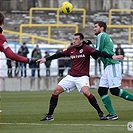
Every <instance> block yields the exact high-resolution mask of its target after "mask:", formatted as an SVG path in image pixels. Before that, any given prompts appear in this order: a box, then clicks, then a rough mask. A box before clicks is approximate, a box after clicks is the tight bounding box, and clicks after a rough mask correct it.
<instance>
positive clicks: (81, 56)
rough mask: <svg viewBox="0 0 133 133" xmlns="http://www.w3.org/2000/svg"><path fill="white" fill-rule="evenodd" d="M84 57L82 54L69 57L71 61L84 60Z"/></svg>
mask: <svg viewBox="0 0 133 133" xmlns="http://www.w3.org/2000/svg"><path fill="white" fill-rule="evenodd" d="M84 57H85V55H84V54H80V55H71V59H76V58H84Z"/></svg>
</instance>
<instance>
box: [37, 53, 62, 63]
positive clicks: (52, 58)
mask: <svg viewBox="0 0 133 133" xmlns="http://www.w3.org/2000/svg"><path fill="white" fill-rule="evenodd" d="M60 57H64V54H63V53H62V52H58V53H56V54H54V55H52V56H49V57H47V58H42V59H39V60H37V61H36V62H40V63H44V62H46V61H48V60H54V59H58V58H60Z"/></svg>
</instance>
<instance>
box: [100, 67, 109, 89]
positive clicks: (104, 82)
mask: <svg viewBox="0 0 133 133" xmlns="http://www.w3.org/2000/svg"><path fill="white" fill-rule="evenodd" d="M107 73H108V72H107V71H106V69H105V70H104V72H103V74H102V76H101V78H100V81H99V86H101V87H106V88H108V87H109V84H108V75H107Z"/></svg>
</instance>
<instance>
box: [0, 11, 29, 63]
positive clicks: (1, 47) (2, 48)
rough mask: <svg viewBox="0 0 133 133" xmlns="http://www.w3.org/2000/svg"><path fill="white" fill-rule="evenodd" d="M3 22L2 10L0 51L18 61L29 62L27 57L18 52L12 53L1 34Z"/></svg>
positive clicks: (0, 18)
mask: <svg viewBox="0 0 133 133" xmlns="http://www.w3.org/2000/svg"><path fill="white" fill-rule="evenodd" d="M4 23H5V16H4V14H3V13H2V12H0V52H3V53H4V54H5V55H6V57H7V58H10V59H12V60H15V61H18V62H24V63H29V59H28V58H25V57H22V56H19V55H18V54H16V53H14V52H13V51H12V50H11V48H10V47H9V45H8V42H7V39H6V37H5V36H4V35H3V34H2V31H3V30H2V27H3V25H4Z"/></svg>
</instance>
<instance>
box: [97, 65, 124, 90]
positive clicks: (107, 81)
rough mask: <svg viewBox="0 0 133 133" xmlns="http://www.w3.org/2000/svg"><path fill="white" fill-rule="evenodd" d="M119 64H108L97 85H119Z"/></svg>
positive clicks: (120, 78)
mask: <svg viewBox="0 0 133 133" xmlns="http://www.w3.org/2000/svg"><path fill="white" fill-rule="evenodd" d="M121 80H122V75H121V65H120V64H111V65H108V66H107V67H106V68H105V70H104V72H103V74H102V77H101V78H100V83H99V86H102V87H106V88H114V87H119V86H121Z"/></svg>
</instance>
